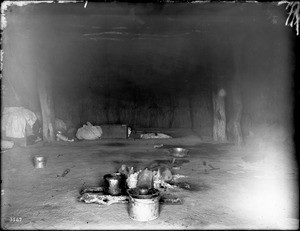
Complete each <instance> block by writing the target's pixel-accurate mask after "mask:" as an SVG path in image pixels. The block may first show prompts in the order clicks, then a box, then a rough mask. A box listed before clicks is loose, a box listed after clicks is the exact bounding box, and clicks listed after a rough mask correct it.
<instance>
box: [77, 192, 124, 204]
mask: <svg viewBox="0 0 300 231" xmlns="http://www.w3.org/2000/svg"><path fill="white" fill-rule="evenodd" d="M78 201H82V202H84V203H87V204H91V203H96V204H100V205H111V204H115V203H128V196H110V195H103V194H99V193H84V194H82V195H81V196H80V197H79V198H78Z"/></svg>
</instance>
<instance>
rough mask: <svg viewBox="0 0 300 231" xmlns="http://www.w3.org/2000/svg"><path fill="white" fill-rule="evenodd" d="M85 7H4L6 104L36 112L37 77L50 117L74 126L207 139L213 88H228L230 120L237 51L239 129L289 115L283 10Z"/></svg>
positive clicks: (288, 42) (288, 48)
mask: <svg viewBox="0 0 300 231" xmlns="http://www.w3.org/2000/svg"><path fill="white" fill-rule="evenodd" d="M83 5H84V4H83V3H80V4H79V3H77V4H73V3H70V4H30V5H27V6H23V7H17V6H12V7H10V8H9V9H8V11H6V20H7V27H6V28H5V29H4V32H3V50H4V63H3V65H4V68H3V76H4V79H3V83H4V84H5V85H6V86H7V89H6V91H5V94H4V95H3V105H4V106H20V105H21V106H24V107H26V108H28V109H30V110H32V111H39V110H40V108H39V101H38V96H37V87H36V80H37V78H40V77H45V78H47V79H50V80H51V82H52V85H53V86H52V87H53V95H54V104H55V114H56V117H58V118H60V119H63V120H64V121H66V122H67V123H68V124H72V125H73V126H75V127H79V126H81V125H82V124H83V123H85V122H87V121H89V122H91V123H93V124H98V125H99V124H107V123H125V124H128V125H130V126H132V127H134V128H137V127H144V128H147V127H160V128H193V129H194V130H196V131H198V132H199V133H201V134H203V135H208V136H211V134H212V90H214V88H215V86H216V84H217V85H221V86H223V87H224V88H225V90H226V91H227V96H226V103H227V105H228V107H227V112H228V117H230V102H229V101H228V100H229V99H230V89H231V81H232V78H233V76H234V73H235V66H234V61H233V53H234V51H235V49H242V57H241V70H242V71H241V72H240V78H241V80H242V82H241V86H239V87H240V89H241V92H242V99H243V103H244V108H243V110H244V111H243V119H242V126H243V131H244V132H246V131H247V130H249V129H250V128H251V127H253V126H257V125H258V126H259V125H260V124H266V123H267V124H272V123H280V124H287V123H288V122H289V121H290V119H291V118H292V117H291V116H292V106H293V97H292V96H293V95H292V92H293V78H292V75H293V72H294V69H295V62H294V56H295V54H294V50H295V49H294V46H295V37H296V35H295V33H296V32H295V29H294V28H290V27H287V26H285V25H284V23H285V20H286V17H287V13H286V11H285V9H284V6H277V5H276V3H236V4H233V3H203V4H183V3H174V4H152V3H147V4H146V3H145V4H131V3H120V2H114V3H93V2H90V3H88V5H87V8H84V7H83ZM241 35H243V36H244V40H243V41H242V45H241V46H236V44H237V38H239V37H240V36H241ZM7 80H8V81H9V82H10V83H11V85H12V86H13V87H14V88H15V91H16V93H17V95H18V96H19V97H20V98H21V102H17V101H16V100H15V97H14V94H13V91H12V89H11V87H10V86H11V85H9V84H8V83H7Z"/></svg>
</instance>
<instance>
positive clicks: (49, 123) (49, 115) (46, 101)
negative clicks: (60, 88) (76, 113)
mask: <svg viewBox="0 0 300 231" xmlns="http://www.w3.org/2000/svg"><path fill="white" fill-rule="evenodd" d="M37 83H38V84H37V86H38V95H39V99H40V104H41V110H42V120H43V140H44V141H46V142H52V141H54V140H55V114H54V106H53V99H52V86H51V80H47V79H46V78H39V79H38V80H37Z"/></svg>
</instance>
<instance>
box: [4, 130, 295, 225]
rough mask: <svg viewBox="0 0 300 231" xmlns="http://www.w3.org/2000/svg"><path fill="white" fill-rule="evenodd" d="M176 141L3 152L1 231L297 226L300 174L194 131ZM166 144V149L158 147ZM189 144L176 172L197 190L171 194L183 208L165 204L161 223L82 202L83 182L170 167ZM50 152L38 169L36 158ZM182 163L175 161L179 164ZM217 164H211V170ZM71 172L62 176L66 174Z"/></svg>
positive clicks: (39, 147)
mask: <svg viewBox="0 0 300 231" xmlns="http://www.w3.org/2000/svg"><path fill="white" fill-rule="evenodd" d="M168 134H171V135H173V136H174V137H177V138H173V139H163V140H154V139H152V140H138V139H136V140H133V139H127V140H122V139H118V140H112V139H107V140H98V141H78V142H73V143H67V142H54V143H53V144H52V145H51V146H43V145H42V143H38V144H36V145H33V146H28V147H26V148H21V147H14V148H13V149H11V150H8V151H6V152H4V153H2V154H1V160H2V166H1V167H2V168H1V169H2V191H1V198H2V200H1V202H2V203H1V211H2V213H1V214H2V215H1V228H2V229H274V228H275V229H297V228H299V217H298V215H299V214H298V183H297V178H298V175H297V171H294V169H292V168H289V167H287V168H286V169H285V171H278V172H277V173H278V174H274V172H268V171H264V170H265V167H266V166H268V165H266V164H262V163H247V162H245V161H243V160H242V158H241V157H243V156H244V155H245V154H246V150H245V149H243V148H236V147H233V146H232V145H230V144H214V143H213V142H209V140H206V139H204V138H202V139H201V138H200V137H198V136H197V135H195V134H194V133H193V132H191V131H169V133H168ZM156 144H164V146H163V147H162V148H154V145H156ZM171 146H179V147H187V148H189V150H190V152H189V156H188V157H186V158H184V159H181V160H178V161H177V164H178V165H180V167H181V168H180V169H179V170H176V171H175V170H174V174H181V175H184V176H186V177H184V178H180V179H179V180H180V181H182V182H189V183H190V185H191V188H190V189H180V188H178V189H173V190H170V192H169V193H170V194H173V195H176V196H179V197H180V198H182V200H183V204H181V205H161V207H160V216H159V218H157V219H156V220H153V221H148V222H139V221H134V220H132V219H130V217H129V215H128V211H127V206H128V205H127V204H112V205H109V206H105V205H97V204H85V203H83V202H78V201H77V198H78V196H79V195H80V194H79V191H80V189H81V188H82V187H84V186H97V185H99V184H100V183H101V180H102V177H103V175H104V174H107V173H112V172H115V171H116V170H117V169H118V168H119V167H120V166H121V164H127V165H129V166H134V167H135V168H136V169H142V168H144V167H147V166H150V165H151V164H152V163H153V162H156V163H159V164H168V163H169V161H170V158H171V157H170V154H169V153H168V152H167V149H166V148H168V147H171ZM35 155H41V156H45V157H47V163H46V167H45V168H43V169H35V168H34V167H33V163H32V157H33V156H35ZM175 163H176V162H175ZM211 166H212V167H211ZM66 169H70V172H69V173H68V174H67V175H66V176H64V177H61V174H62V173H63V172H64V171H65V170H66Z"/></svg>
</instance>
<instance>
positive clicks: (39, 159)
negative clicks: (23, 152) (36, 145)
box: [33, 156, 46, 168]
mask: <svg viewBox="0 0 300 231" xmlns="http://www.w3.org/2000/svg"><path fill="white" fill-rule="evenodd" d="M33 161H34V167H35V168H44V167H45V166H46V158H45V157H43V156H35V157H34V158H33Z"/></svg>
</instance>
